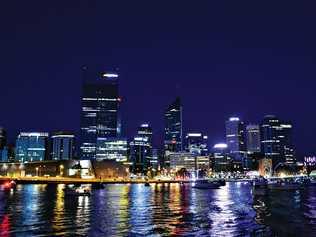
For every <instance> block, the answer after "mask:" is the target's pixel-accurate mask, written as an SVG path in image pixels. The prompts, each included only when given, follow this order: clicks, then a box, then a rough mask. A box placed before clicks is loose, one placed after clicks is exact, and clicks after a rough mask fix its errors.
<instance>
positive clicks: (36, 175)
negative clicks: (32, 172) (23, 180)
mask: <svg viewBox="0 0 316 237" xmlns="http://www.w3.org/2000/svg"><path fill="white" fill-rule="evenodd" d="M35 169H36V176H38V167H36V168H35Z"/></svg>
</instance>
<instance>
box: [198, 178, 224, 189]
mask: <svg viewBox="0 0 316 237" xmlns="http://www.w3.org/2000/svg"><path fill="white" fill-rule="evenodd" d="M220 186H222V185H221V184H220V183H219V182H217V181H211V180H208V179H201V180H196V181H195V182H194V183H193V184H192V187H193V188H198V189H216V188H219V187H220Z"/></svg>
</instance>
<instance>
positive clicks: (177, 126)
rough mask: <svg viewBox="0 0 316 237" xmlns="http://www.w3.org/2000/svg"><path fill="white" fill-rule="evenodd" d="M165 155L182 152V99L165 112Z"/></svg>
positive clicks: (178, 99) (177, 99) (177, 100)
mask: <svg viewBox="0 0 316 237" xmlns="http://www.w3.org/2000/svg"><path fill="white" fill-rule="evenodd" d="M164 145H165V153H166V154H167V153H168V152H169V153H170V152H180V151H182V145H183V142H182V105H181V101H180V98H179V97H177V98H176V100H175V101H174V102H173V103H172V104H171V105H169V107H168V108H167V109H166V111H165V137H164Z"/></svg>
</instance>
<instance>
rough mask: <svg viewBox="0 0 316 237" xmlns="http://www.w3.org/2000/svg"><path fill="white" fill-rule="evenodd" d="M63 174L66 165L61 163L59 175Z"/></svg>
mask: <svg viewBox="0 0 316 237" xmlns="http://www.w3.org/2000/svg"><path fill="white" fill-rule="evenodd" d="M63 174H64V166H63V165H60V166H59V175H60V176H63Z"/></svg>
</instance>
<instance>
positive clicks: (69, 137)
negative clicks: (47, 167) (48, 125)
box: [51, 132, 75, 160]
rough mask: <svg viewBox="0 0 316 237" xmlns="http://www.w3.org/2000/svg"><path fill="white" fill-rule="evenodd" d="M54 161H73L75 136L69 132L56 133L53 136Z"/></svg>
mask: <svg viewBox="0 0 316 237" xmlns="http://www.w3.org/2000/svg"><path fill="white" fill-rule="evenodd" d="M51 139H52V153H51V155H52V159H53V160H71V159H73V158H74V152H75V135H74V134H73V133H69V132H56V133H54V134H53V135H52V137H51Z"/></svg>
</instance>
